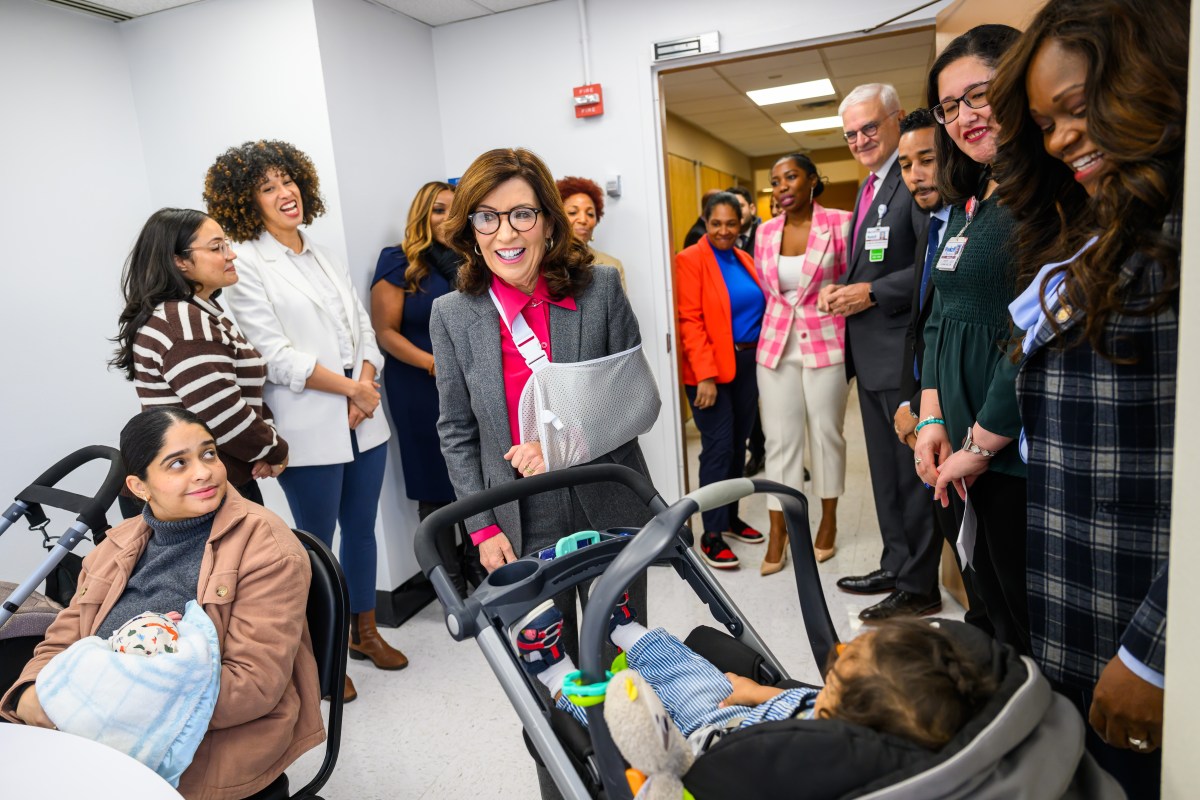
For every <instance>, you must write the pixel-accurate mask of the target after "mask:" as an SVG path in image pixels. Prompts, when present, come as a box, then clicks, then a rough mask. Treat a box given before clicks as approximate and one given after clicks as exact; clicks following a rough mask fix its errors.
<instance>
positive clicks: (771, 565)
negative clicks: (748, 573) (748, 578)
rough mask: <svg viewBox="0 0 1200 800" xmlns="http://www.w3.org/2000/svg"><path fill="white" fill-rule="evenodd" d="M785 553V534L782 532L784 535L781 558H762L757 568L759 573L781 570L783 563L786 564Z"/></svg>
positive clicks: (786, 553)
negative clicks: (775, 559) (772, 559)
mask: <svg viewBox="0 0 1200 800" xmlns="http://www.w3.org/2000/svg"><path fill="white" fill-rule="evenodd" d="M787 555H788V544H787V534H784V536H783V558H781V559H779V560H778V561H767V559H765V558H764V559H763V561H762V566H761V567H759V568H758V571H759V574H761V575H774V574H775V573H776V572H780V571H782V570H783V567H784V565H785V564H787Z"/></svg>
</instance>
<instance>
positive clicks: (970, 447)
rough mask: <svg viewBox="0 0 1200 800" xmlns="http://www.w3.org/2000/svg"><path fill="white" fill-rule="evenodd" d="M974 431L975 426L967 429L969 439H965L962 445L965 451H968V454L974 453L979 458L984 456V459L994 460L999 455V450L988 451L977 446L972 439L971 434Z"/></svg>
mask: <svg viewBox="0 0 1200 800" xmlns="http://www.w3.org/2000/svg"><path fill="white" fill-rule="evenodd" d="M974 430H975V426H974V425H972V426H971V427H969V428H967V438H965V439H963V443H962V449H963V450H966V451H967V452H968V453H974V454H975V455H977V456H983V457H984V458H993V457H994V456H995V455H996V454H997V453H999V452H1000V451H999V450H986V449H984V448H982V447H980V446H979V445H977V444H975V442H974V440H973V439H972V438H971V433H972V431H974Z"/></svg>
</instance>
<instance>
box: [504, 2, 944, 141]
mask: <svg viewBox="0 0 1200 800" xmlns="http://www.w3.org/2000/svg"><path fill="white" fill-rule="evenodd" d="M481 2H482V0H481ZM933 42H934V39H933V31H932V30H928V29H927V30H922V31H915V32H910V33H905V34H902V35H896V36H881V37H875V38H872V39H869V40H866V41H861V42H851V43H848V44H839V45H834V46H830V47H825V48H819V49H818V48H813V49H808V50H802V51H798V52H793V53H779V54H775V55H771V56H765V57H761V58H750V59H743V60H739V61H735V62H733V63H729V64H717V65H713V66H708V67H700V68H695V69H689V70H681V71H679V72H670V73H666V74H664V75H663V78H662V86H663V98H664V100H665V102H666V108H667V111H668V113H670V114H673V115H676V116H678V117H680V118H681V119H684V120H687V121H688V122H690V123H691V124H693V125H695V126H696V127H698V128H701V129H702V130H706V131H708V132H709V133H710V134H712V135H713V136H714V137H716V138H718V139H720V140H721V141H724V142H727V143H728V144H729V145H730V146H731V147H733V148H735V149H737V150H739V151H740V152H742V153H745V154H746V155H748V156H770V155H777V154H780V153H784V152H789V151H793V150H796V149H797V148H801V149H805V150H822V149H829V148H836V149H838V150H839V152H848V151H846V150H845V141H844V140H843V139H842V138H841V135H840V133H839V132H838V131H837V130H828V131H815V132H812V133H804V134H788V133H786V132H785V131H784V130H783V129H782V128H780V127H779V123H781V122H787V121H790V120H795V119H808V118H811V117H826V116H832V115H834V114H836V113H837V107H838V104H839V103H840V101H841V98H843V97H845V96H846V93H847V92H849V91H850V90H851V89H853V88H854V87H855V86H857V85H859V84H861V83H873V82H885V83H891V84H893V85H894V86H895V87H896V89H897V92H899V94H900V102H901V105H903V106H904V108H906V109H912V108H918V107H920V106H922V105H923V103H922V102H921V98H922V97H923V96H924V93H925V78H926V74H927V70H928V68H929V64H930V62H931V61H932V60H933ZM822 56H824V60H823V59H822ZM826 61H828V62H829V68H830V71H831V74H829V75H826V74H825V64H826ZM823 77H828V78H830V80H832V82H833V86H834V90H835V92H836V95H835V96H834V97H831V98H815V99H812V100H803V101H799V102H789V103H775V104H772V105H769V106H761V107H757V106H754V105H753V104H752V102H751V101H750V100H749V98H747V97H746V96H745V94H744V92H745V91H748V90H750V89H762V88H766V87H769V86H782V85H786V84H789V83H799V82H801V81H805V80H815V79H817V78H823Z"/></svg>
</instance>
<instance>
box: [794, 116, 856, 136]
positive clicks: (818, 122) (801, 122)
mask: <svg viewBox="0 0 1200 800" xmlns="http://www.w3.org/2000/svg"><path fill="white" fill-rule="evenodd" d="M780 127H781V128H783V129H784V130H785V131H787V132H788V133H806V132H807V131H824V130H828V129H830V128H840V127H842V118H841V117H838V116H832V117H816V118H815V119H798V120H795V121H794V122H784V123H782V124H781V125H780Z"/></svg>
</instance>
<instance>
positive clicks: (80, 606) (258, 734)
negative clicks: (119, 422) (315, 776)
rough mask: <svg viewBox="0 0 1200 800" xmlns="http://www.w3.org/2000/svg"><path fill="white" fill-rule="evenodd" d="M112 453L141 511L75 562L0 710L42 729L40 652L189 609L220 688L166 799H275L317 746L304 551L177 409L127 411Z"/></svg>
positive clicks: (320, 735) (208, 437)
mask: <svg viewBox="0 0 1200 800" xmlns="http://www.w3.org/2000/svg"><path fill="white" fill-rule="evenodd" d="M121 457H122V458H123V459H124V461H125V466H126V468H127V469H128V470H129V473H130V474H129V476H128V477H127V478H126V485H127V486H128V487H129V489H130V491H131V492H133V494H134V495H136V496H137V497H139V498H141V499H142V500H144V501H145V503H146V505H145V507H144V509H143V511H142V514H141V515H140V516H138V517H134V518H132V519H128V520H125V522H123V523H122V524H120V525H118V526H117V527H116V528H113V529H112V530H111V531H110V532H109V534H108V537H107V538H106V539H105V540H104V541H103V542H102V543H101V544H99V545H97V547H96V549H95V550H93V551H92V552H91V553H89V554H88V556H87V557H86V558H85V559H84V560H83V572H82V573H81V574H80V576H79V590H78V591H77V592H76V594H75V597H73V598H72V599H71V604H70V605H69V606H67V608H65V609H63V611H62V612H61V613H59V615H58V618H57V619H55V621H54V623H53V624H51V626H50V628H49V630H47V631H46V639H45V641H43V642H42V643H41V644H39V645H38V646H37V649H36V650H35V651H34V654H33V659H32V660H31V661H30V662H29V664H27V665H26V667H25V669H24V671H23V672H22V673H21V677H19V678H18V679H17V681H16V683H14V684H13V686H12V688H10V689H9V690H8V691H7V692H6V693H5V694H4V696H3V698H0V715H2V716H3V717H5V718H6V719H8V720H9V721H12V722H20V723H24V724H26V725H37V726H40V727H43V728H53V727H54V723H53V722H52V721H51V720H50V719H49V718H48V717H47V716H46V713H45V711H44V710H43V709H42V706H41V704H40V703H39V702H38V696H37V688H36V686H35V685H34V681H35V680H36V678H37V676H38V673H39V672H41V670H42V668H43V667H45V666H46V664H47V663H48V662H49V661H50V660H51V659H52V658H53V657H54V656H56V655H58V654H59V653H61V652H62V651H63V650H65V649H66V648H68V647H69V646H71V645H72V644H74V643H75V642H77V641H79V640H80V639H82V638H84V637H87V636H96V635H99V636H102V637H104V638H107V637H108V636H109V635H110V634H111V633H112V632H113V629H114V628H115V627H118V626H120V625H121V624H122V623H124V622H125V621H126V620H128V619H129V618H130V617H133V616H135V615H137V614H139V613H141V612H143V611H145V610H146V609H148V608H149V609H163V610H165V609H182V608H183V607H184V606H185V605H186V604H187V601H188V600H195V601H196V602H197V603H198V604H199V605H200V606H202V607H203V609H204V611H205V612H206V613H207V614H208V617H209V619H210V620H211V621H212V623H213V626H214V627H215V628H216V631H217V641H218V643H219V645H220V652H221V677H220V681H221V683H220V685H221V689H220V693H219V694H218V695H217V703H216V707H215V708H214V709H213V714H212V720H211V721H210V723H209V728H208V733H207V734H206V735H205V737H204V739H203V741H202V742H201V743H200V747H199V748H198V749H197V751H196V755H195V757H194V758H193V759H192V763H191V766H189V767H188V769H187V770H186V771H185V772H184V773H183V776H182V777H181V779H180V782H179V792H180V794H182V795H183V796H184V797H185V798H188V799H189V800H193V799H194V798H204V799H205V800H243V799H244V798H259V797H268V796H270V797H274V796H278V795H286V793H287V776H286V775H285V774H284V772H283V771H284V770H285V769H286V768H287V767H288V766H290V765H291V764H292V762H294V761H295V760H296V759H297V758H298V757H299V756H300V754H301V753H304V752H305V751H306V750H309V749H311V748H312V747H314V746H315V745H317V744H319V743H320V742H322V741H323V740H324V739H325V727H324V723H323V721H322V718H321V697H320V694H321V693H320V689H319V688H318V684H317V662H316V660H315V659H314V658H313V653H312V640H311V639H310V638H309V633H308V623H307V620H306V617H305V608H306V606H307V603H308V587H309V583H310V580H311V575H312V573H311V568H310V566H309V561H308V555H307V554H306V553H305V552H304V548H303V546H302V545H301V544H300V541H299V540H298V539H297V538H296V536H295V535H294V534H293V533H292V532H291V530H290V529H289V528H288V526H287V525H286V524H285V523H284V521H283V520H281V519H280V518H279V517H277V516H275V514H273V513H272V512H270V511H268V510H267V509H265V508H263V507H262V506H260V505H258V504H256V503H251V502H249V501H247V500H245V499H243V498H242V496H241V495H240V494H238V493H237V490H236V489H234V488H232V487H231V486H230V485H229V483H228V481H227V480H226V476H225V467H224V465H222V464H221V460H220V459H219V458H218V457H217V444H216V441H215V438H214V437H213V434H212V431H210V430H209V429H208V427H207V426H206V425H205V424H204V423H203V422H202V421H201V420H200V418H199V417H197V416H196V415H195V414H193V413H191V412H190V411H186V410H184V409H181V408H176V407H172V406H156V407H153V408H151V409H150V410H148V411H143V412H142V413H140V414H138V415H137V416H136V417H134V418H133V419H132V420H130V421H129V423H128V424H126V426H125V429H124V430H122V431H121ZM148 722H149V723H152V721H148Z"/></svg>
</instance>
